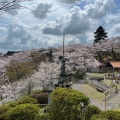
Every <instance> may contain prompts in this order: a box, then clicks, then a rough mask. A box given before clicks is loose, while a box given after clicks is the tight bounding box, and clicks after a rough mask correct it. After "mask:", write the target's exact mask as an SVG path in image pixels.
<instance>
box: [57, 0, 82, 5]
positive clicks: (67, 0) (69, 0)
mask: <svg viewBox="0 0 120 120" xmlns="http://www.w3.org/2000/svg"><path fill="white" fill-rule="evenodd" d="M59 1H60V2H61V3H66V4H74V3H76V2H80V0H59Z"/></svg>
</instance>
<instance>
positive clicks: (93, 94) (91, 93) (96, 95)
mask: <svg viewBox="0 0 120 120" xmlns="http://www.w3.org/2000/svg"><path fill="white" fill-rule="evenodd" d="M83 89H84V92H85V93H86V95H88V97H90V98H92V99H94V100H96V101H99V102H100V101H102V100H103V99H104V97H105V96H104V94H103V93H100V92H98V91H97V90H96V89H95V88H93V87H91V86H90V85H88V84H84V85H83Z"/></svg>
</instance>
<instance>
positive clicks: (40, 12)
mask: <svg viewBox="0 0 120 120" xmlns="http://www.w3.org/2000/svg"><path fill="white" fill-rule="evenodd" d="M51 7H52V4H48V3H40V4H39V5H38V6H37V8H36V9H35V11H32V13H33V15H34V16H35V17H36V18H39V19H45V18H46V17H47V14H48V13H49V10H50V8H51Z"/></svg>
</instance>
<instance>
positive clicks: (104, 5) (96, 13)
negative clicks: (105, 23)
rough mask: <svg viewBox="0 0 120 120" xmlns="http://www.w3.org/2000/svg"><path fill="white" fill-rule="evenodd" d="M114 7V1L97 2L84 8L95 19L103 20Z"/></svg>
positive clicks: (99, 0)
mask: <svg viewBox="0 0 120 120" xmlns="http://www.w3.org/2000/svg"><path fill="white" fill-rule="evenodd" d="M113 7H114V0H95V2H94V4H89V5H86V6H85V7H84V9H85V10H86V14H87V15H88V16H89V17H91V18H93V19H101V18H103V17H104V16H105V15H106V14H107V13H109V12H110V11H111V9H112V8H113Z"/></svg>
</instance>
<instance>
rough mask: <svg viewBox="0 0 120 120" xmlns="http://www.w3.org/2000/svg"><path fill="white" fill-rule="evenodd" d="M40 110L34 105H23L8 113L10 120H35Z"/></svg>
mask: <svg viewBox="0 0 120 120" xmlns="http://www.w3.org/2000/svg"><path fill="white" fill-rule="evenodd" d="M38 112H39V108H38V107H37V106H36V105H34V104H21V105H18V106H16V107H14V108H12V109H11V110H9V112H8V119H9V120H35V118H36V116H37V115H38Z"/></svg>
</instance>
